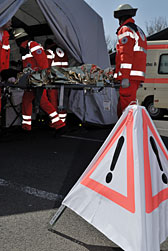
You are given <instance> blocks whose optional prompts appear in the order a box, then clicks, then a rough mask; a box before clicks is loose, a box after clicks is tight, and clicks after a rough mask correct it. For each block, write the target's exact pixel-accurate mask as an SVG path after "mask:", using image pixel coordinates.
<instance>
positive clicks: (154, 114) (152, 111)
mask: <svg viewBox="0 0 168 251" xmlns="http://www.w3.org/2000/svg"><path fill="white" fill-rule="evenodd" d="M144 106H145V107H146V109H147V111H148V112H149V115H150V116H151V118H152V119H161V118H163V116H164V109H161V108H156V107H154V105H153V98H152V97H151V98H148V99H147V100H146V102H145V104H144Z"/></svg>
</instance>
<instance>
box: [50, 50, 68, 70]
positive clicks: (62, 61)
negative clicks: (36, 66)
mask: <svg viewBox="0 0 168 251" xmlns="http://www.w3.org/2000/svg"><path fill="white" fill-rule="evenodd" d="M46 54H47V58H48V62H49V66H57V67H64V68H66V67H68V56H67V54H66V52H65V51H64V50H63V49H61V48H59V47H55V46H54V47H53V48H51V49H48V50H46Z"/></svg>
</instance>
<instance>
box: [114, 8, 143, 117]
mask: <svg viewBox="0 0 168 251" xmlns="http://www.w3.org/2000/svg"><path fill="white" fill-rule="evenodd" d="M136 11H137V9H134V8H132V7H131V5H129V4H122V5H119V6H118V8H117V9H116V10H115V11H114V18H117V19H118V20H119V25H120V27H119V28H118V30H117V38H118V42H117V46H116V51H117V52H116V69H115V74H114V78H115V79H116V80H117V81H120V90H119V100H118V107H117V114H118V117H120V116H121V114H122V112H123V110H124V109H125V108H126V107H127V106H128V105H129V104H130V103H131V102H132V101H136V92H137V89H138V87H139V85H140V83H141V82H144V79H145V71H146V54H147V41H146V36H145V34H144V32H143V31H142V30H141V28H139V27H138V26H137V25H136V24H135V21H134V19H133V18H132V17H134V16H135V15H136Z"/></svg>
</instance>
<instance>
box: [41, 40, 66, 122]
mask: <svg viewBox="0 0 168 251" xmlns="http://www.w3.org/2000/svg"><path fill="white" fill-rule="evenodd" d="M44 48H45V52H46V55H47V58H48V64H49V67H52V66H56V67H64V68H67V67H68V55H67V53H66V52H65V51H64V50H63V49H62V48H60V47H58V46H57V45H56V43H55V42H54V41H53V40H52V39H49V38H48V39H47V40H46V41H45V44H44ZM47 95H48V98H49V100H50V102H51V103H52V104H53V106H54V107H55V109H56V110H57V111H58V90H57V89H52V90H47ZM66 116H67V113H66V111H65V110H62V111H59V117H60V118H61V119H62V121H63V122H65V120H66Z"/></svg>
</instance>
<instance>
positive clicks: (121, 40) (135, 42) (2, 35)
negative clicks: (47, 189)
mask: <svg viewBox="0 0 168 251" xmlns="http://www.w3.org/2000/svg"><path fill="white" fill-rule="evenodd" d="M136 11H137V9H136V8H133V7H132V6H131V5H129V4H122V5H119V6H118V8H117V9H116V10H115V11H114V18H117V19H118V20H119V25H120V26H119V28H118V30H117V39H118V42H117V46H116V60H115V61H116V67H115V73H114V79H115V80H116V81H118V82H120V89H119V100H118V106H117V114H118V117H120V116H121V114H122V112H123V111H124V109H125V108H126V107H127V106H128V105H129V104H130V103H131V102H134V101H136V92H137V89H138V87H139V86H140V83H141V82H143V81H144V78H145V71H146V54H147V41H146V36H145V34H144V32H143V31H142V29H141V28H140V27H138V26H137V25H136V24H135V21H134V19H133V17H134V16H135V15H136ZM10 28H11V21H9V22H8V23H6V24H4V25H3V26H2V27H0V73H2V71H3V70H5V69H8V68H9V58H10V45H9V33H8V30H9V29H10ZM13 36H14V39H15V41H16V44H17V45H18V47H19V48H20V53H21V56H22V65H23V69H24V68H27V67H30V68H32V69H33V70H35V71H38V70H43V69H47V68H49V67H51V66H57V67H68V57H67V54H66V52H65V51H64V50H63V49H62V48H59V47H58V46H57V45H56V44H55V43H54V42H53V40H51V39H47V40H46V42H45V44H44V47H43V46H42V45H41V44H39V43H37V42H36V41H34V40H32V39H31V38H30V36H29V35H28V33H27V32H26V31H25V30H24V29H23V28H17V29H15V30H14V32H13ZM1 75H2V74H1ZM10 80H11V81H12V78H10V79H8V81H10ZM37 89H38V91H39V92H40V95H39V96H40V99H39V103H40V107H41V108H42V110H44V111H45V112H46V113H47V114H48V115H49V117H50V121H51V122H50V126H51V127H53V128H55V129H56V130H58V129H60V128H62V127H64V126H65V125H66V122H65V120H66V115H67V114H66V111H62V112H58V91H57V90H56V89H53V90H42V89H39V88H37ZM36 92H37V90H36V91H35V90H33V89H32V90H25V91H24V95H23V100H22V128H23V129H24V130H27V131H30V130H31V127H32V102H33V100H34V99H35V97H36V96H38V95H37V93H36ZM0 97H1V90H0ZM0 111H1V102H0Z"/></svg>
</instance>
